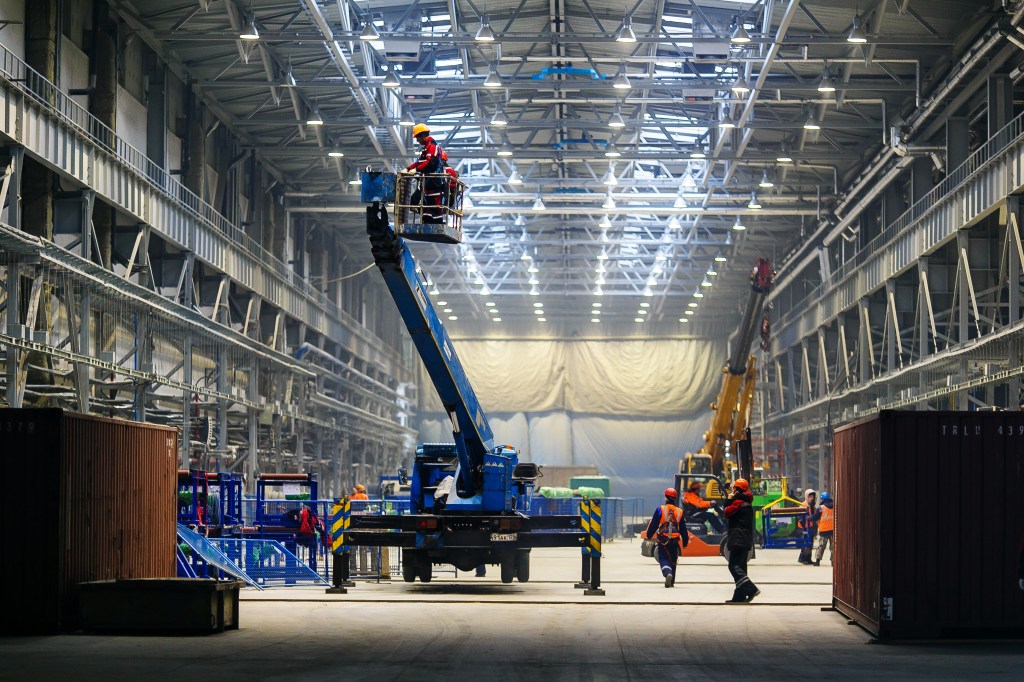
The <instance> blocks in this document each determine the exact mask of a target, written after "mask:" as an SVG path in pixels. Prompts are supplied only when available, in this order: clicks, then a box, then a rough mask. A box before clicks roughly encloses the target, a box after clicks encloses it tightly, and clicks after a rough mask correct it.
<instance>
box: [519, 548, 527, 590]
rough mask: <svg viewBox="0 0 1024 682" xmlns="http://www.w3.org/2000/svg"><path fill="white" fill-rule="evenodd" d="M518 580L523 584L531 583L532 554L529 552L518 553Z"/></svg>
mask: <svg viewBox="0 0 1024 682" xmlns="http://www.w3.org/2000/svg"><path fill="white" fill-rule="evenodd" d="M516 580H518V581H519V582H521V583H526V582H529V581H530V552H529V551H527V550H523V549H521V550H519V551H518V552H516Z"/></svg>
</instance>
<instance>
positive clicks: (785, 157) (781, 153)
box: [775, 145, 793, 163]
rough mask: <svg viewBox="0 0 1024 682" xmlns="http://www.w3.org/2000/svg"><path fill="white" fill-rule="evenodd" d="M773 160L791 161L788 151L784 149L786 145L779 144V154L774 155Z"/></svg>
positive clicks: (780, 161)
mask: <svg viewBox="0 0 1024 682" xmlns="http://www.w3.org/2000/svg"><path fill="white" fill-rule="evenodd" d="M775 160H776V161H778V162H779V163H792V162H793V157H792V156H790V155H789V152H787V151H786V145H781V146H780V147H779V155H778V156H776V157H775Z"/></svg>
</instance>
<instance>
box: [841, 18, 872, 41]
mask: <svg viewBox="0 0 1024 682" xmlns="http://www.w3.org/2000/svg"><path fill="white" fill-rule="evenodd" d="M846 42H848V43H858V44H862V43H866V42H868V34H867V33H865V32H864V29H863V28H861V25H860V15H859V14H857V15H855V16H854V17H853V27H852V28H851V29H850V34H849V35H847V36H846Z"/></svg>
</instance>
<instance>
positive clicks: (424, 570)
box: [420, 556, 434, 583]
mask: <svg viewBox="0 0 1024 682" xmlns="http://www.w3.org/2000/svg"><path fill="white" fill-rule="evenodd" d="M433 577H434V564H433V563H431V561H430V557H428V556H424V557H422V558H421V559H420V582H421V583H429V582H430V579H431V578H433Z"/></svg>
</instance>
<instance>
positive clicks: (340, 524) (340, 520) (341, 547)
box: [326, 495, 355, 594]
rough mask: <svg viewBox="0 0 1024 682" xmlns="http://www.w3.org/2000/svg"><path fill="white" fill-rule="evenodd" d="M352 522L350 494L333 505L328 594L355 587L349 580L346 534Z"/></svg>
mask: <svg viewBox="0 0 1024 682" xmlns="http://www.w3.org/2000/svg"><path fill="white" fill-rule="evenodd" d="M351 522H352V503H351V502H350V501H349V499H348V496H347V495H346V496H345V497H343V498H341V499H340V500H335V501H334V504H333V505H331V526H330V529H329V530H330V533H331V561H332V564H331V586H330V587H329V588H327V590H326V592H327V594H348V590H347V589H345V588H347V587H353V586H354V585H355V583H354V582H352V581H351V580H349V565H348V560H349V554H348V553H349V547H348V545H347V544H345V540H346V538H345V536H346V534H347V533H348V528H349V525H350V524H351Z"/></svg>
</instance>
